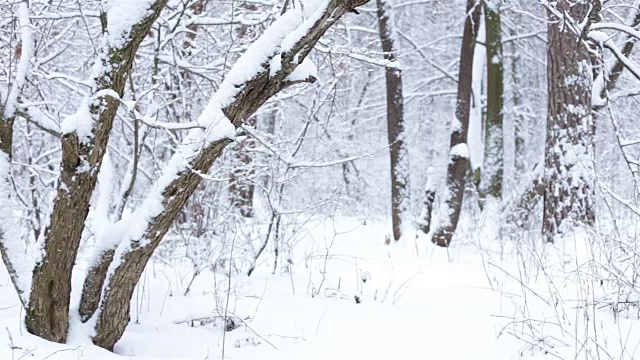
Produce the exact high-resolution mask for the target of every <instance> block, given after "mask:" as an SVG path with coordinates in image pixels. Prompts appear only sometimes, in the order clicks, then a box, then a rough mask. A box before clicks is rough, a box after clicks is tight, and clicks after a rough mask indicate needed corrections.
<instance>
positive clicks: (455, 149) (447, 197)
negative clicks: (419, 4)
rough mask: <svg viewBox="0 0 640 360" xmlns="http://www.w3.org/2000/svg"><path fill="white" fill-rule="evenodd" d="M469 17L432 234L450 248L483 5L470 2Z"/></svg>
mask: <svg viewBox="0 0 640 360" xmlns="http://www.w3.org/2000/svg"><path fill="white" fill-rule="evenodd" d="M466 13H467V14H468V15H467V17H466V20H465V24H464V33H463V35H462V47H461V50H460V68H459V71H458V96H457V101H456V113H455V118H454V120H453V124H452V131H451V139H450V149H451V150H450V151H449V158H450V159H449V166H448V168H447V183H446V188H445V192H444V199H443V200H444V202H443V204H442V207H441V219H442V220H441V223H440V224H439V228H438V229H437V231H436V232H435V234H434V235H433V239H432V241H433V243H434V244H436V245H438V246H444V247H446V246H449V244H451V239H452V238H453V234H454V233H455V231H456V228H457V226H458V220H459V219H460V211H461V209H462V200H463V195H464V188H465V185H466V182H467V177H468V175H469V148H468V146H467V132H468V130H469V115H470V111H471V92H472V80H473V79H472V78H473V62H474V61H473V57H474V53H475V45H476V44H475V42H476V36H477V34H478V25H479V23H480V15H481V6H480V4H479V2H478V1H476V0H468V1H467V12H466Z"/></svg>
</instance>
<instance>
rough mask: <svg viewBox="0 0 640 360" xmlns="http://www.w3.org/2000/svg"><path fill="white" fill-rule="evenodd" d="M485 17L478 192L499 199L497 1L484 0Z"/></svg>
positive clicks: (500, 64) (500, 146)
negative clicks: (482, 139) (483, 120)
mask: <svg viewBox="0 0 640 360" xmlns="http://www.w3.org/2000/svg"><path fill="white" fill-rule="evenodd" d="M484 19H485V27H486V34H487V40H486V47H487V115H486V123H485V148H484V151H485V156H484V166H483V169H482V176H483V179H482V184H481V189H482V190H481V192H482V194H483V195H489V196H493V197H494V198H496V199H498V200H499V199H501V198H502V183H503V181H502V177H503V174H504V148H503V133H502V119H503V116H502V111H503V105H504V80H503V79H504V67H503V57H502V36H501V20H500V3H499V1H497V0H484Z"/></svg>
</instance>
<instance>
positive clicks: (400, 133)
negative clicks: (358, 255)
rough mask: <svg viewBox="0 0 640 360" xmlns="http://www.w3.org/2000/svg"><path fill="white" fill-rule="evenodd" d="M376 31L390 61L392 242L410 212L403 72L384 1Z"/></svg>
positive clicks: (379, 6)
mask: <svg viewBox="0 0 640 360" xmlns="http://www.w3.org/2000/svg"><path fill="white" fill-rule="evenodd" d="M376 4H377V13H378V27H379V30H380V31H379V32H380V42H381V43H382V51H383V53H384V59H385V60H387V61H389V64H388V65H387V66H386V68H385V78H386V82H387V138H388V141H389V155H390V158H391V162H390V165H391V221H392V226H393V239H394V240H395V241H398V240H400V238H401V237H402V226H403V224H402V222H403V221H406V220H405V217H406V216H407V213H408V212H409V211H410V208H411V198H410V193H409V152H408V150H407V145H406V138H405V127H404V102H403V98H402V70H401V69H400V67H399V65H398V63H397V60H398V59H397V55H396V52H397V50H396V47H395V44H394V39H393V28H392V24H391V19H390V16H391V14H389V8H388V6H387V0H376Z"/></svg>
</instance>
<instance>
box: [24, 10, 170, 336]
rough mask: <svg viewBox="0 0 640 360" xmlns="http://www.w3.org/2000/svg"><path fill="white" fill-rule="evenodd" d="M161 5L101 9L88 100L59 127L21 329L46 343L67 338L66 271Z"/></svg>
mask: <svg viewBox="0 0 640 360" xmlns="http://www.w3.org/2000/svg"><path fill="white" fill-rule="evenodd" d="M166 2H167V0H157V1H154V2H152V1H150V0H145V1H140V2H135V3H132V2H127V1H124V0H121V1H111V2H109V3H105V4H104V6H105V7H106V8H103V9H102V10H103V11H104V12H103V13H102V16H103V17H104V18H105V20H106V25H107V26H106V34H105V35H104V37H105V39H104V46H103V47H102V48H101V50H100V54H99V55H98V58H97V59H96V63H95V65H94V68H93V73H92V77H93V88H92V90H91V95H90V96H87V97H86V98H85V99H84V101H83V102H82V104H81V105H80V107H79V108H78V110H77V112H76V114H74V115H72V116H70V117H68V118H67V119H65V121H64V122H63V124H62V125H61V126H62V130H63V133H64V135H63V137H62V160H61V164H60V165H61V166H60V167H61V173H60V178H59V180H58V189H57V194H56V196H55V200H54V203H53V209H52V211H51V216H50V218H49V221H48V225H47V226H46V227H45V229H44V232H43V254H42V258H41V259H40V260H39V261H38V263H37V265H36V267H35V269H34V272H33V282H32V286H31V295H30V297H29V304H28V306H27V309H26V326H27V330H28V331H29V332H30V333H32V334H34V335H37V336H40V337H42V338H45V339H47V340H51V341H55V342H64V341H65V340H66V338H67V329H68V326H69V318H68V315H69V299H70V294H71V271H72V269H73V265H74V264H75V261H76V255H77V251H78V248H79V245H80V240H81V237H82V232H83V230H84V225H85V219H86V218H87V214H88V213H89V205H90V200H91V197H92V194H93V191H94V189H95V187H96V182H97V176H98V173H99V170H100V166H101V164H102V159H103V157H104V154H105V152H106V149H107V143H108V140H109V135H110V132H111V128H112V126H113V121H114V118H115V115H116V112H117V110H118V106H119V104H120V101H119V98H120V97H121V96H122V95H123V93H124V88H125V84H126V81H127V77H128V74H129V70H130V69H131V66H132V64H133V59H134V55H135V53H136V52H137V49H138V47H139V45H140V43H141V42H142V40H143V39H144V37H145V36H146V35H147V32H148V30H149V29H150V28H151V26H152V25H153V23H154V21H155V20H156V19H157V17H158V16H159V15H160V11H161V10H162V8H163V7H164V6H165V4H166ZM123 11H124V12H125V13H126V16H122V12H123Z"/></svg>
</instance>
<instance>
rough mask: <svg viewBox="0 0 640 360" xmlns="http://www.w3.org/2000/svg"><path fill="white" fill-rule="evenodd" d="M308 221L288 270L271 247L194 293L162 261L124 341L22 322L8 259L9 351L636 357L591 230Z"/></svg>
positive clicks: (207, 276) (25, 355)
mask: <svg viewBox="0 0 640 360" xmlns="http://www.w3.org/2000/svg"><path fill="white" fill-rule="evenodd" d="M310 227H311V228H310V229H309V231H308V233H307V235H305V236H304V239H303V241H301V242H299V243H298V244H297V245H296V247H295V248H294V249H293V252H292V253H293V257H292V258H291V263H292V264H289V265H288V269H289V271H283V273H281V274H278V275H272V274H271V272H272V267H273V262H272V259H269V258H268V257H266V256H265V258H264V259H263V261H262V263H261V264H260V266H259V267H258V269H257V270H256V272H255V273H254V274H253V275H252V276H251V277H246V276H242V275H233V276H232V277H231V281H229V278H228V277H227V276H226V275H225V274H220V273H218V274H214V273H211V272H204V273H202V274H201V275H199V276H198V277H196V279H195V281H194V282H193V285H192V288H191V291H190V293H189V294H188V295H184V292H185V289H186V287H187V286H188V284H189V282H190V280H191V276H192V273H191V272H190V270H189V269H190V267H189V266H187V265H186V264H184V266H182V265H179V264H171V265H170V264H167V263H163V262H160V261H156V262H155V263H154V264H152V265H150V266H149V267H148V268H147V271H146V273H145V275H144V276H143V280H142V281H141V283H140V285H139V287H138V290H137V291H136V293H135V294H134V298H133V301H132V304H133V305H132V315H131V320H132V322H131V324H130V325H129V327H128V329H127V331H126V333H125V335H124V337H123V338H122V340H121V341H120V342H119V343H118V345H117V346H116V349H115V352H116V354H112V353H109V352H107V351H104V350H102V349H100V348H97V347H95V346H92V345H91V343H90V341H89V339H88V338H87V337H86V336H84V335H82V334H84V333H85V332H84V331H83V329H82V327H78V326H74V327H73V328H72V329H71V334H70V338H71V340H70V342H69V344H66V345H60V344H53V343H48V342H46V341H43V340H41V339H39V338H36V337H34V336H31V335H29V334H28V333H26V331H25V330H24V328H23V326H22V325H21V324H22V322H21V318H22V316H23V312H22V311H21V309H20V306H19V302H18V299H17V296H16V295H15V294H14V291H13V288H12V286H11V284H10V282H9V279H8V276H7V273H6V271H5V269H4V268H2V269H1V270H0V325H1V326H0V359H42V360H44V359H51V360H60V359H90V360H103V359H105V360H106V359H122V358H124V357H127V358H130V357H135V358H136V359H149V360H150V359H185V360H186V359H200V360H202V359H220V358H222V351H223V347H224V357H225V358H228V359H243V360H245V359H246V360H251V359H260V360H269V359H278V360H285V359H291V360H293V359H296V360H300V359H367V360H374V359H391V358H394V359H396V358H397V359H403V360H409V359H473V360H481V359H487V360H489V359H518V358H529V359H553V358H556V359H557V358H560V359H574V358H580V359H633V358H635V357H637V358H640V352H637V349H638V347H639V346H640V321H638V320H637V319H638V314H637V309H636V310H635V311H636V313H635V314H634V313H633V312H632V311H628V312H624V313H622V314H620V316H618V317H617V318H614V317H613V316H612V313H611V311H610V310H609V309H608V308H606V307H605V308H599V309H598V308H596V307H592V306H587V307H585V306H583V305H584V304H585V303H589V304H593V303H594V302H597V301H596V300H597V299H598V298H599V297H600V296H601V293H605V292H606V291H605V290H599V287H598V285H599V284H600V281H599V280H598V279H594V278H592V277H588V276H587V275H585V274H587V272H586V271H582V270H581V271H576V269H582V268H583V267H584V266H587V264H590V263H592V262H591V261H590V260H591V259H592V258H593V257H592V255H591V253H590V250H589V249H591V247H590V244H589V241H588V240H585V237H579V238H578V239H574V240H566V241H564V242H563V243H562V244H556V245H546V246H543V245H542V244H537V242H538V241H537V240H535V239H531V240H527V241H525V240H521V241H519V242H518V243H510V242H507V241H502V242H499V241H493V242H489V241H487V240H486V239H480V238H479V237H481V236H483V235H482V234H483V232H482V231H480V232H477V233H478V234H479V235H478V236H477V238H474V236H473V234H470V235H469V236H468V237H466V238H464V239H458V241H457V242H455V243H454V245H453V246H452V247H451V248H450V249H441V248H437V247H435V246H432V245H431V244H430V243H427V242H426V241H425V240H424V239H422V238H419V239H417V240H416V241H415V242H414V241H412V240H407V241H406V242H405V243H402V244H391V245H389V246H387V245H385V243H384V239H385V229H388V226H386V225H385V224H381V223H378V222H373V221H369V222H367V223H363V222H356V221H342V222H341V223H339V224H333V223H331V222H324V223H315V224H314V225H313V226H310ZM543 264H544V266H541V265H543ZM228 290H230V291H228ZM227 295H228V296H227ZM356 297H357V298H358V301H356ZM589 299H592V300H593V301H588V300H589ZM225 309H226V310H225ZM225 315H226V316H227V317H228V318H229V319H232V320H229V321H228V322H227V324H226V326H230V327H236V328H235V329H233V330H232V331H227V332H225V331H223V329H224V327H225V320H224V318H225ZM634 319H635V320H634Z"/></svg>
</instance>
